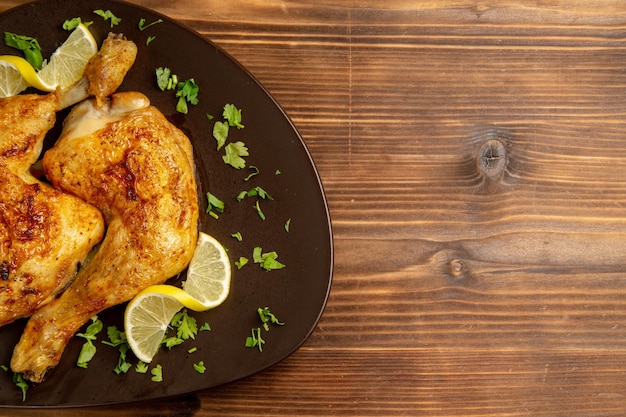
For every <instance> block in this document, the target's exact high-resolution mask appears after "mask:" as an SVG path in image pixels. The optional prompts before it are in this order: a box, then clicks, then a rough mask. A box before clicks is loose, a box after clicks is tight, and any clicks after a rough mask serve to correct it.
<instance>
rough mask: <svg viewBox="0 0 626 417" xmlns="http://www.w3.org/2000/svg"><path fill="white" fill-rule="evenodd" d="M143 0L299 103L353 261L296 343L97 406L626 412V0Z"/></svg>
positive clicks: (286, 411) (293, 108)
mask: <svg viewBox="0 0 626 417" xmlns="http://www.w3.org/2000/svg"><path fill="white" fill-rule="evenodd" d="M21 3H22V1H17V0H10V1H9V0H0V10H4V9H6V8H8V7H11V6H14V5H17V4H21ZM133 3H136V4H140V5H142V6H146V7H149V8H152V9H154V10H157V11H159V12H162V13H165V14H167V15H169V16H171V17H172V18H175V19H177V20H179V21H181V22H182V23H184V24H186V25H188V26H189V27H191V28H193V29H195V30H197V31H199V32H200V33H202V34H203V35H205V36H206V37H207V38H209V39H211V40H213V41H214V42H216V43H217V44H218V45H220V46H221V47H223V48H224V49H225V50H226V51H227V52H228V53H230V54H231V55H232V56H233V57H235V58H236V59H237V60H239V61H240V62H241V63H242V64H243V65H244V66H246V67H247V68H248V69H249V70H250V71H251V72H252V73H253V74H254V75H255V76H256V77H257V78H258V79H259V80H260V81H261V83H262V84H263V85H264V86H265V87H266V88H267V89H268V90H269V91H270V92H271V93H272V94H273V95H274V96H275V97H276V99H277V100H278V102H279V103H280V104H281V105H282V106H283V107H284V108H285V110H286V112H287V113H288V114H289V116H290V117H291V118H292V120H293V121H294V123H295V125H296V127H297V128H298V129H299V131H300V132H301V134H302V136H303V138H304V140H305V142H306V144H307V146H308V147H309V150H310V151H311V154H312V156H313V158H314V160H315V162H316V165H317V167H318V169H319V172H320V176H321V179H322V182H323V185H324V188H325V191H326V193H327V198H328V204H329V207H330V212H331V218H332V223H333V230H334V237H335V274H334V282H333V288H332V291H331V296H330V299H329V302H328V306H327V308H326V310H325V312H324V315H323V317H322V319H321V321H320V323H319V326H318V328H317V329H316V331H315V332H314V333H313V335H312V336H311V337H310V339H309V340H308V341H307V342H306V344H305V345H304V346H303V347H302V348H301V349H300V350H299V351H297V352H296V353H295V354H294V355H292V356H291V357H289V358H288V359H286V360H285V361H284V362H282V363H280V364H279V365H277V366H275V367H273V368H272V369H270V370H268V371H266V372H263V373H261V374H259V375H256V376H253V377H250V378H247V379H245V380H243V381H239V382H236V383H233V384H230V385H227V386H224V387H219V388H217V389H213V390H209V391H204V392H200V393H198V394H197V395H195V396H189V397H185V398H182V399H172V400H163V401H160V402H156V403H152V404H148V405H145V404H140V405H133V406H123V407H112V408H110V407H109V408H102V409H100V408H99V409H91V410H90V412H91V413H92V414H94V415H110V413H113V412H114V413H115V414H116V415H122V416H148V415H149V416H157V415H167V416H192V415H193V416H212V415H221V416H225V415H233V416H248V415H250V416H251V415H277V416H278V415H298V416H309V415H310V416H313V415H329V416H330V415H333V416H334V415H362V416H375V415H384V416H391V415H424V416H486V415H503V416H504V415H506V416H526V415H528V416H621V415H623V414H624V410H625V409H626V383H625V382H624V381H626V306H625V303H624V298H625V295H626V266H625V265H626V254H625V251H624V250H623V248H624V247H625V244H626V211H625V205H626V141H625V140H624V138H625V137H626V98H625V94H624V93H625V92H626V72H625V70H624V68H625V67H626V41H625V34H626V6H624V4H623V2H621V1H610V0H605V1H597V2H592V3H590V2H588V1H568V2H565V1H556V0H554V1H540V0H536V1H529V2H521V1H513V0H507V1H501V2H495V1H484V2H471V1H453V0H437V1H435V0H433V1H428V2H414V1H400V0H397V1H386V2H384V3H383V2H374V1H340V0H317V1H314V2H310V1H306V2H305V1H279V0H269V1H260V0H233V1H230V2H218V1H200V0H181V1H178V2H168V1H164V0H134V1H133ZM65 411H67V413H65ZM82 411H83V410H64V414H63V415H68V416H71V415H82V414H80V413H82ZM24 413H25V412H22V414H21V415H29V416H31V415H51V413H50V412H46V411H37V413H39V414H34V413H32V410H29V411H28V412H27V413H25V414H24ZM72 413H73V414H72ZM0 414H1V415H9V414H8V413H7V414H3V411H1V410H0ZM10 414H11V415H20V414H15V411H14V410H11V413H10Z"/></svg>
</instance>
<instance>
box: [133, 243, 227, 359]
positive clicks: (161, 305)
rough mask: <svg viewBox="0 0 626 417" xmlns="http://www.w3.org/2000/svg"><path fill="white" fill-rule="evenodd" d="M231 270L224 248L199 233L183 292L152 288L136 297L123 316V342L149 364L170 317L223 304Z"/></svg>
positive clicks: (177, 288) (158, 286) (168, 287)
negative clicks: (126, 342) (124, 339)
mask: <svg viewBox="0 0 626 417" xmlns="http://www.w3.org/2000/svg"><path fill="white" fill-rule="evenodd" d="M230 280H231V268H230V261H229V259H228V255H227V254H226V250H225V249H224V247H223V246H222V245H221V244H220V243H219V242H218V241H217V240H216V239H215V238H214V237H212V236H210V235H208V234H206V233H203V232H200V233H199V235H198V242H197V244H196V249H195V251H194V254H193V257H192V258H191V261H190V263H189V266H188V268H187V277H186V280H185V283H184V284H183V288H179V287H175V286H173V285H167V284H163V285H152V286H150V287H148V288H146V289H144V290H143V291H141V292H140V293H139V294H137V295H136V296H135V297H134V298H133V299H132V300H131V301H130V302H129V303H128V306H127V307H126V311H125V312H124V331H125V333H126V339H127V340H128V344H129V346H130V348H131V349H132V351H133V353H134V354H135V356H137V358H138V359H139V360H141V361H143V362H145V363H150V362H151V361H152V358H153V357H154V355H156V353H157V351H158V349H159V346H160V345H161V342H162V340H163V336H164V335H165V332H166V331H167V327H168V325H169V324H170V322H171V320H172V318H173V317H174V315H175V314H176V313H177V312H178V311H180V309H182V308H183V307H187V308H189V309H190V310H194V311H205V310H208V309H210V308H214V307H217V306H218V305H220V304H221V303H223V302H224V300H226V298H227V297H228V293H229V291H230Z"/></svg>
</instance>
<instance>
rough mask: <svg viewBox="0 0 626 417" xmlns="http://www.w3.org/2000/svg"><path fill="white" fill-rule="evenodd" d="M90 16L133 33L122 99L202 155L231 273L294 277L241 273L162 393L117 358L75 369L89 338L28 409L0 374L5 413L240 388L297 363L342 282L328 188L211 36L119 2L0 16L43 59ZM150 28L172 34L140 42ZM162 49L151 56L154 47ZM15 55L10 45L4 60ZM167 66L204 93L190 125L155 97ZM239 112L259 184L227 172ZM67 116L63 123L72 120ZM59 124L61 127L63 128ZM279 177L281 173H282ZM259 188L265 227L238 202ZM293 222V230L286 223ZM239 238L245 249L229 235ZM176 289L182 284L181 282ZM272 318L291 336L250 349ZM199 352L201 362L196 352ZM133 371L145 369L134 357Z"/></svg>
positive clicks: (170, 101) (281, 116) (34, 391)
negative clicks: (221, 140) (147, 102)
mask: <svg viewBox="0 0 626 417" xmlns="http://www.w3.org/2000/svg"><path fill="white" fill-rule="evenodd" d="M94 9H102V10H111V11H112V12H113V13H114V14H115V15H116V16H118V17H120V18H121V19H122V21H121V23H120V24H119V25H117V26H115V27H114V28H113V29H111V28H110V26H109V24H108V22H105V21H104V20H103V19H102V18H101V17H99V16H97V15H95V14H94V13H93V10H94ZM72 17H81V18H82V20H83V21H93V22H94V23H93V25H92V26H90V29H91V31H92V33H93V34H94V36H95V37H96V40H97V41H98V42H99V43H100V42H101V41H102V39H103V38H104V37H105V36H106V34H107V33H108V32H109V31H114V32H119V33H124V34H125V35H126V36H127V37H128V38H129V39H131V40H133V41H135V42H136V43H137V45H138V47H139V54H138V58H137V62H136V63H135V65H134V67H133V68H132V70H131V71H130V73H129V74H128V76H127V78H126V80H125V81H124V84H123V85H122V86H121V88H120V91H127V90H138V91H141V92H143V93H144V94H146V95H147V96H148V97H149V98H150V99H151V101H152V104H154V105H155V106H157V107H158V108H159V109H160V110H161V111H162V112H163V113H164V114H165V115H166V116H167V117H168V118H169V119H170V120H171V121H172V122H173V123H174V124H175V125H177V126H178V127H179V128H180V129H182V130H183V131H184V132H185V133H186V134H187V135H188V136H189V137H190V139H191V141H192V143H193V144H194V152H195V160H196V164H197V177H198V183H199V188H200V190H199V196H200V197H199V198H200V201H201V219H200V229H201V230H203V231H206V232H208V233H210V234H211V235H213V236H215V237H216V238H217V239H219V240H220V241H221V242H222V243H223V244H224V245H225V246H226V247H227V248H228V250H229V256H230V258H231V262H233V261H234V260H236V259H239V257H240V256H245V257H247V258H249V259H252V251H253V248H254V247H255V246H260V247H262V248H263V251H264V252H268V251H276V252H277V253H278V255H279V258H278V259H279V260H280V261H282V262H283V263H284V264H286V265H287V266H286V268H284V269H281V270H274V271H270V272H266V271H264V270H263V269H261V268H260V267H259V266H258V265H255V264H253V263H252V262H250V264H248V265H246V266H245V267H243V268H242V269H240V270H239V269H237V268H236V267H234V265H233V277H232V288H231V293H230V295H229V297H228V299H227V300H226V302H225V303H224V304H222V305H221V306H219V307H218V308H216V309H214V310H211V311H208V312H205V313H192V315H193V316H194V317H196V318H197V320H198V322H199V323H200V324H202V323H204V322H208V323H209V324H210V326H211V331H208V332H201V333H199V335H198V337H197V338H196V340H195V341H194V340H192V341H187V342H185V344H183V345H182V346H178V347H176V348H173V349H172V350H170V351H167V350H163V349H162V350H161V351H160V352H159V353H158V354H157V356H156V357H155V359H154V361H153V364H154V363H157V364H161V365H162V368H163V382H152V381H151V375H150V372H148V373H147V374H140V373H137V372H135V371H134V370H132V369H131V370H130V371H129V372H128V373H126V374H122V375H117V374H115V373H114V372H113V368H114V367H115V365H116V363H117V360H118V351H117V349H116V348H112V347H109V346H106V345H103V344H102V343H101V340H103V339H104V338H105V337H106V336H105V332H104V331H103V332H102V333H101V334H100V336H99V339H98V341H97V342H96V345H97V348H98V351H97V354H96V356H95V358H94V359H93V360H92V361H91V362H90V363H89V366H88V368H87V369H83V368H79V367H77V366H76V365H75V363H76V359H77V355H78V352H79V350H80V346H81V345H82V343H83V340H82V339H78V338H74V339H72V341H71V343H70V344H69V346H68V348H67V349H66V351H65V353H64V355H63V358H62V361H61V363H60V364H59V366H58V367H57V368H55V369H54V370H52V371H50V372H49V373H48V374H47V377H46V380H45V381H44V382H43V383H41V384H39V385H37V386H31V387H30V388H29V389H28V391H27V394H26V400H25V401H22V397H21V392H20V391H19V389H18V388H17V387H16V386H15V385H14V383H13V382H12V374H11V373H10V372H4V371H1V370H0V405H2V406H17V407H23V406H44V407H54V406H80V405H97V404H111V403H120V402H128V401H137V400H146V399H152V398H162V397H167V396H174V395H179V394H184V393H189V392H193V391H196V390H200V389H205V388H210V387H213V386H217V385H220V384H224V383H227V382H231V381H234V380H237V379H240V378H243V377H246V376H249V375H251V374H254V373H256V372H259V371H261V370H263V369H266V368H268V367H270V366H272V365H274V364H276V363H277V362H279V361H281V360H282V359H284V358H285V357H287V356H288V355H289V354H291V353H292V352H294V351H295V350H296V349H297V348H298V347H299V346H300V345H301V344H302V343H303V342H304V341H305V340H306V338H307V337H308V335H309V334H310V333H311V332H312V330H313V329H314V327H315V326H316V324H317V322H318V319H319V317H320V315H321V313H322V310H323V308H324V305H325V303H326V299H327V296H328V291H329V288H330V282H331V275H332V235H331V230H330V221H329V217H328V210H327V206H326V201H325V198H324V194H323V191H322V187H321V184H320V180H319V177H318V175H317V172H316V169H315V167H314V165H313V162H312V160H311V156H310V155H309V153H308V151H307V149H306V146H305V145H304V143H303V141H302V139H301V137H300V136H299V134H298V133H297V131H296V130H295V128H294V126H293V125H292V124H291V122H290V121H289V119H288V118H287V116H286V115H285V113H284V112H283V111H282V110H281V108H280V107H279V106H278V105H277V103H276V102H275V101H274V100H273V99H272V97H271V96H270V95H269V94H268V93H267V91H265V90H264V89H263V87H261V86H260V84H259V83H258V82H257V81H256V80H255V79H254V78H253V77H252V76H251V75H250V74H249V73H248V72H247V71H246V70H245V69H244V68H242V67H241V66H240V65H239V64H238V63H237V62H235V61H234V60H233V59H232V58H231V57H229V56H228V55H227V54H225V53H224V52H223V51H222V50H220V49H219V48H217V47H216V46H215V45H213V44H212V43H211V42H209V41H207V40H206V39H205V38H203V37H202V36H200V35H198V34H197V33H194V32H193V31H190V30H189V29H187V28H185V27H183V26H181V25H179V24H177V23H176V22H173V21H171V20H169V19H168V18H166V17H164V16H161V15H158V14H156V13H154V12H151V11H149V10H147V9H143V8H139V7H137V6H134V5H130V4H127V3H122V2H117V1H105V0H102V1H90V2H85V1H80V0H73V1H72V0H44V1H36V2H33V3H29V4H26V5H23V6H20V7H17V8H14V9H11V10H8V11H7V12H5V13H2V14H0V27H1V28H2V30H3V31H9V32H15V33H18V34H23V35H28V36H32V37H35V38H36V39H38V40H39V42H40V44H41V46H42V48H43V51H44V53H43V54H44V57H48V56H49V55H50V54H51V53H52V51H54V49H55V48H56V47H57V46H58V45H59V44H60V43H62V42H63V40H65V38H66V37H67V36H68V32H66V31H64V30H63V29H62V27H61V26H62V23H63V21H64V20H66V19H68V18H72ZM141 18H144V19H146V21H147V22H148V23H149V22H153V21H155V20H157V19H159V18H161V19H163V23H160V24H157V25H154V26H151V27H150V28H149V29H146V30H144V31H140V30H139V29H138V22H139V20H140V19H141ZM149 36H154V37H155V39H154V41H153V42H152V43H150V44H149V45H146V39H147V38H148V37H149ZM7 53H8V54H16V53H17V52H16V51H15V50H13V49H11V48H7V47H5V46H4V45H1V46H0V54H7ZM157 67H169V68H171V70H172V72H174V73H175V74H177V75H178V77H179V78H180V79H181V80H186V79H188V78H194V79H195V81H196V83H197V84H198V85H199V86H200V95H199V99H200V103H199V104H198V105H197V106H195V107H192V108H191V109H190V111H189V114H187V115H185V116H183V115H180V114H178V113H177V112H176V111H175V103H176V99H175V97H174V93H173V92H172V91H166V92H162V91H160V90H159V89H158V88H157V87H156V82H155V76H154V72H155V69H156V68H157ZM226 103H233V104H235V105H236V106H237V107H238V108H240V109H242V110H243V124H244V125H245V128H244V129H241V130H236V129H231V133H230V136H229V141H230V140H232V141H236V140H241V141H243V142H245V144H246V145H247V146H248V148H249V153H250V156H249V157H247V162H248V165H253V166H255V167H257V168H258V172H259V173H258V175H256V176H254V177H253V178H251V179H249V180H248V181H245V178H246V177H247V176H248V175H249V174H251V173H252V172H254V171H253V170H252V169H243V170H236V169H234V168H232V167H230V166H227V165H226V164H225V163H224V162H223V161H222V152H223V151H219V152H218V151H217V150H216V146H215V140H214V139H213V138H212V126H213V121H210V120H208V118H207V116H206V115H207V113H208V114H210V115H214V116H215V117H216V119H215V120H220V119H221V113H222V108H223V106H224V105H225V104H226ZM63 116H64V115H63V114H60V115H59V119H62V118H63ZM57 124H60V121H59V123H57ZM56 134H58V126H57V127H56V128H55V129H54V130H53V131H51V133H50V135H49V138H48V139H47V140H46V141H47V143H46V147H49V146H50V145H51V143H53V141H54V136H55V135H56ZM277 171H278V172H277ZM256 186H261V187H262V188H263V189H265V190H266V191H267V192H268V193H269V194H270V195H271V196H272V197H273V200H262V201H260V207H261V209H262V211H263V213H264V214H265V216H266V219H265V220H261V218H260V217H259V216H258V215H257V212H256V210H255V209H254V208H253V205H254V203H255V200H254V199H253V198H249V199H245V200H243V201H242V202H240V203H238V202H237V201H236V196H237V194H238V193H239V192H240V191H243V190H249V189H251V188H253V187H256ZM209 191H210V192H211V193H212V194H214V195H216V196H218V197H219V198H221V199H222V200H223V201H225V203H226V209H225V212H224V213H223V214H220V215H219V219H217V220H216V219H214V218H212V217H210V216H209V215H208V214H203V213H204V210H205V209H206V198H205V197H204V196H205V195H206V193H207V192H209ZM288 219H291V223H290V227H289V231H288V232H287V231H286V230H285V223H286V222H287V221H288ZM236 232H240V233H241V234H242V236H243V240H242V241H239V240H237V239H235V238H233V237H232V236H231V234H233V233H236ZM177 280H178V279H177V278H173V279H172V282H174V283H176V282H177ZM265 306H268V307H270V309H271V311H272V312H273V313H275V314H276V316H277V317H278V318H279V319H281V320H282V321H284V322H285V325H284V326H281V327H272V328H271V329H270V331H269V332H266V331H263V335H262V337H263V339H264V340H265V341H266V343H265V345H264V346H263V352H260V351H259V350H258V349H252V348H246V347H244V343H245V340H246V337H247V336H249V335H250V331H251V329H252V328H256V327H259V326H260V322H259V319H258V315H257V308H259V307H265ZM123 308H124V306H118V307H115V308H113V309H110V310H107V311H105V312H103V313H102V314H100V316H99V317H100V319H101V320H102V321H103V322H104V325H105V328H106V326H110V325H117V326H118V327H120V328H121V327H122V316H123ZM23 326H24V322H23V321H21V322H17V323H13V324H11V325H8V326H5V327H3V328H0V365H8V364H9V362H10V357H11V353H12V349H13V346H14V345H15V343H16V342H17V340H18V338H19V336H20V334H21V331H22V328H23ZM193 347H196V348H197V351H195V352H193V353H188V350H189V349H191V348H193ZM131 361H134V362H136V359H134V357H131ZM199 361H204V364H205V366H206V369H207V370H206V372H205V373H204V374H200V373H198V372H196V371H195V370H194V368H193V364H194V363H197V362H199Z"/></svg>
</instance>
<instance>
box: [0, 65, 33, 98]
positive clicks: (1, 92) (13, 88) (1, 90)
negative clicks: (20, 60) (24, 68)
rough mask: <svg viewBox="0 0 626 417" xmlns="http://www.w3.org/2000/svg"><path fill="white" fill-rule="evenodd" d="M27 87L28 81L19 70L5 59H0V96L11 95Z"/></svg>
mask: <svg viewBox="0 0 626 417" xmlns="http://www.w3.org/2000/svg"><path fill="white" fill-rule="evenodd" d="M26 88H28V83H27V82H26V80H25V79H24V77H22V74H21V73H20V71H19V70H18V69H17V67H15V65H13V64H11V63H10V62H7V61H2V60H0V97H1V98H5V97H11V96H14V95H17V94H19V93H21V92H22V91H24V90H26Z"/></svg>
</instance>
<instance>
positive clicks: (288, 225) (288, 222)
mask: <svg viewBox="0 0 626 417" xmlns="http://www.w3.org/2000/svg"><path fill="white" fill-rule="evenodd" d="M290 227H291V217H290V218H288V219H287V221H286V222H285V231H286V232H287V233H289V228H290Z"/></svg>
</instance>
